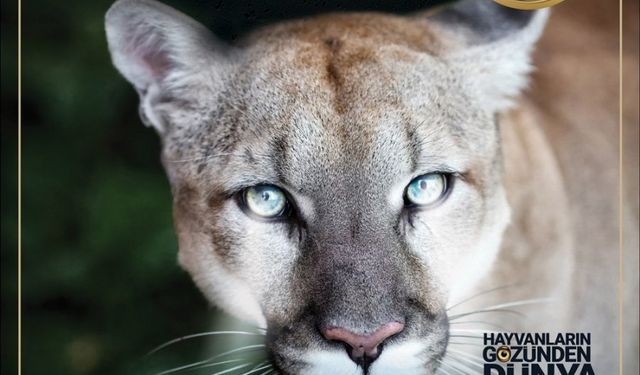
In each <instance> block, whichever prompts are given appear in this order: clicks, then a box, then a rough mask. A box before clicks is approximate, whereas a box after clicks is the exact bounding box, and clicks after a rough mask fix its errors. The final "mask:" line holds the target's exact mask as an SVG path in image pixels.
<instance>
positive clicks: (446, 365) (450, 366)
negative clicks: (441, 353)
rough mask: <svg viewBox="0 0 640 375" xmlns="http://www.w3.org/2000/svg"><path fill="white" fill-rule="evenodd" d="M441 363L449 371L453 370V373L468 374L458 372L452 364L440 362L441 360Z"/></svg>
mask: <svg viewBox="0 0 640 375" xmlns="http://www.w3.org/2000/svg"><path fill="white" fill-rule="evenodd" d="M439 362H440V364H441V365H442V366H445V367H447V368H449V369H451V370H453V371H455V372H457V373H458V374H460V375H467V374H465V373H464V372H461V371H460V370H458V369H457V368H456V367H453V366H452V365H451V364H449V363H446V362H445V361H440V360H439Z"/></svg>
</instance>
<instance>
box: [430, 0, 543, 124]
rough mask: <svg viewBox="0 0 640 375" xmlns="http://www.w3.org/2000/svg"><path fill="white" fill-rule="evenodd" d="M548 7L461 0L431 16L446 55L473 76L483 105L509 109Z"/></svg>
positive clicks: (523, 82)
mask: <svg viewBox="0 0 640 375" xmlns="http://www.w3.org/2000/svg"><path fill="white" fill-rule="evenodd" d="M547 18H548V10H538V11H528V10H516V9H511V8H507V7H504V6H502V5H499V4H497V3H496V2H494V1H493V0H462V1H458V2H455V3H453V4H452V5H450V6H447V7H444V8H442V9H441V10H440V11H437V12H435V13H432V14H431V15H430V16H428V19H429V24H430V26H431V27H432V28H433V29H434V30H435V31H436V32H437V33H438V34H440V35H442V36H443V40H445V52H444V55H445V58H446V59H447V60H448V61H449V62H451V63H452V65H453V66H454V68H455V69H457V70H459V71H461V72H462V73H463V74H464V76H465V77H469V79H470V83H471V84H472V85H473V86H475V88H476V89H477V90H478V91H479V92H478V94H479V95H480V97H481V98H482V99H481V100H482V101H484V103H483V105H484V106H485V107H486V108H488V109H491V110H493V111H498V112H499V111H503V110H506V109H508V108H509V107H510V106H511V104H512V101H513V98H514V97H515V96H517V95H518V94H519V93H520V91H521V90H522V89H523V88H524V87H525V86H526V85H527V81H528V75H529V73H530V71H531V70H532V67H531V64H530V55H531V52H532V50H533V47H534V45H535V43H536V42H537V40H538V39H539V38H540V35H541V34H542V31H543V29H544V25H545V23H546V20H547Z"/></svg>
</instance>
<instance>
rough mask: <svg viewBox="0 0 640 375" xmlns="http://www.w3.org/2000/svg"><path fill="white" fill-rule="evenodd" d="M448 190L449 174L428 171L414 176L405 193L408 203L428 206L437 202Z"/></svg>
mask: <svg viewBox="0 0 640 375" xmlns="http://www.w3.org/2000/svg"><path fill="white" fill-rule="evenodd" d="M446 192H447V176H446V175H445V174H443V173H428V174H425V175H422V176H419V177H416V178H414V179H413V180H412V181H411V182H410V183H409V185H407V189H406V191H405V193H404V198H405V202H406V204H407V205H415V206H427V205H430V204H433V203H435V202H437V201H438V200H439V199H440V198H442V197H443V196H444V195H445V193H446Z"/></svg>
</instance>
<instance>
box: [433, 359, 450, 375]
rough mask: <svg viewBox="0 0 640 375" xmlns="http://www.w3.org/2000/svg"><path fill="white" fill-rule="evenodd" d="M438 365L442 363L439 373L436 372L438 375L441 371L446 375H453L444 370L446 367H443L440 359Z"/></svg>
mask: <svg viewBox="0 0 640 375" xmlns="http://www.w3.org/2000/svg"><path fill="white" fill-rule="evenodd" d="M438 363H440V367H439V368H438V371H436V374H437V373H438V372H439V371H442V372H444V375H451V373H450V372H449V371H447V370H445V369H444V366H442V361H441V360H439V359H438Z"/></svg>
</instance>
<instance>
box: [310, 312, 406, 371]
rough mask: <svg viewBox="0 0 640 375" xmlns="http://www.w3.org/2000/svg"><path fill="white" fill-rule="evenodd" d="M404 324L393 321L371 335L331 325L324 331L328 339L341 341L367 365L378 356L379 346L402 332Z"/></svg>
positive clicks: (353, 357)
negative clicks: (359, 333)
mask: <svg viewBox="0 0 640 375" xmlns="http://www.w3.org/2000/svg"><path fill="white" fill-rule="evenodd" d="M403 329H404V324H402V323H399V322H391V323H387V324H385V325H383V326H382V327H380V328H378V329H376V330H375V331H374V332H373V333H371V334H369V335H358V334H355V333H353V332H351V331H349V330H346V329H344V328H341V327H329V328H326V329H324V330H323V331H322V334H323V335H324V337H325V338H326V339H327V340H333V341H340V342H343V343H345V344H347V345H348V346H349V347H350V349H351V352H350V354H351V359H352V360H353V361H354V362H356V363H358V364H361V365H366V364H368V363H370V362H371V361H373V360H374V359H376V358H378V355H379V354H380V353H379V348H378V347H379V346H380V344H382V342H383V341H384V340H386V339H388V338H389V337H391V336H393V335H395V334H396V333H399V332H401V331H402V330H403Z"/></svg>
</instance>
